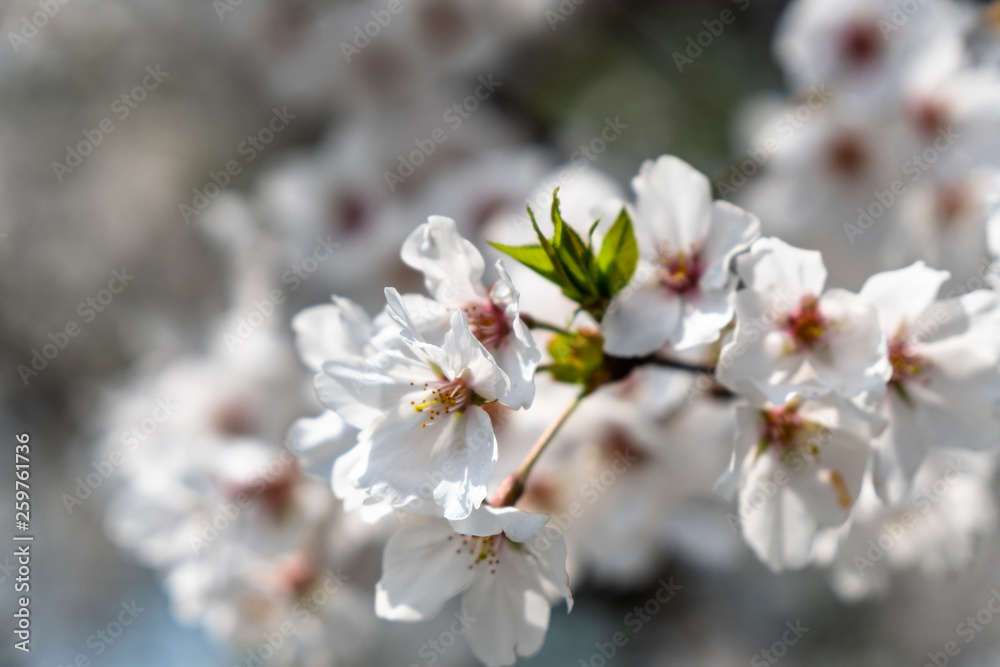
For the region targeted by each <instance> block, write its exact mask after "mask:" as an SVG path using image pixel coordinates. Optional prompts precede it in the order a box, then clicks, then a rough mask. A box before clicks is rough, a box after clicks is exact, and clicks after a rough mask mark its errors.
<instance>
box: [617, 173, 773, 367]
mask: <svg viewBox="0 0 1000 667" xmlns="http://www.w3.org/2000/svg"><path fill="white" fill-rule="evenodd" d="M632 187H633V188H634V189H635V192H636V199H637V201H636V207H635V215H634V220H635V233H636V238H637V240H638V243H639V248H640V255H641V260H640V264H639V266H638V267H637V268H636V271H635V274H634V276H633V278H632V280H631V282H630V283H629V284H628V285H627V286H625V287H624V289H622V291H621V293H620V294H619V295H618V296H617V297H615V299H614V300H613V301H612V303H611V305H610V306H609V307H608V311H607V314H606V315H605V316H604V320H603V321H602V323H601V333H602V335H603V336H604V349H605V350H606V351H607V352H609V353H610V354H614V355H618V356H642V355H645V354H649V353H651V352H653V351H655V350H657V349H659V348H660V347H663V346H664V345H666V344H668V343H669V344H671V345H673V347H674V348H676V349H678V350H686V349H690V348H693V347H696V346H698V345H704V344H706V343H711V342H714V341H715V340H716V339H718V337H719V333H720V332H721V331H722V329H723V327H725V326H726V325H727V324H729V322H730V320H732V317H733V307H732V303H731V301H730V297H731V295H732V292H733V290H734V289H735V288H736V279H735V277H734V276H733V275H732V274H731V272H730V264H731V263H732V260H733V257H735V256H736V255H737V254H738V253H740V252H742V251H743V250H745V249H746V248H747V247H749V246H750V244H751V243H752V242H753V240H754V239H755V238H756V237H757V235H758V228H759V223H758V221H757V219H756V218H754V217H753V216H752V215H750V214H748V213H746V212H744V211H742V210H740V209H739V208H737V207H735V206H733V205H731V204H729V203H727V202H722V201H716V202H713V201H712V194H711V186H710V185H709V182H708V179H707V178H705V176H704V175H702V174H700V173H699V172H697V171H695V170H694V169H693V168H692V167H691V166H689V165H688V164H686V163H685V162H682V161H681V160H679V159H677V158H675V157H672V156H663V157H661V158H659V159H658V160H656V161H655V162H652V161H650V162H646V163H645V164H643V166H642V168H641V169H640V171H639V175H638V176H636V177H635V179H633V181H632Z"/></svg>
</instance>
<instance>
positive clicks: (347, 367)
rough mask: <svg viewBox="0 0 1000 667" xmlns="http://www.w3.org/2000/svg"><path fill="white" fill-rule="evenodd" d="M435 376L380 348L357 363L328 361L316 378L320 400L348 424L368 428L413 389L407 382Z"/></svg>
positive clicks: (425, 368)
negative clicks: (377, 351) (380, 350)
mask: <svg viewBox="0 0 1000 667" xmlns="http://www.w3.org/2000/svg"><path fill="white" fill-rule="evenodd" d="M436 379H437V377H435V376H434V374H433V373H432V372H431V370H430V368H428V367H427V366H426V365H425V364H422V363H420V362H419V361H416V360H414V359H411V358H409V357H406V356H405V355H403V354H401V353H400V352H395V351H389V352H380V353H377V354H375V355H373V356H372V357H369V358H368V359H365V360H363V361H361V362H359V363H355V364H346V363H340V362H328V363H327V364H325V365H324V366H323V372H322V373H320V374H318V375H317V376H316V378H315V385H316V394H317V396H318V397H319V400H320V401H322V402H323V404H324V405H326V406H327V407H328V408H330V409H331V410H333V411H335V412H336V413H337V414H339V415H340V416H341V417H343V418H344V420H345V421H346V422H347V423H349V424H350V425H351V426H354V427H355V428H358V429H365V428H370V427H371V426H372V425H373V424H374V423H375V422H377V421H378V420H379V419H381V417H382V415H383V414H384V413H385V412H386V411H387V410H392V409H395V408H396V406H398V405H399V403H400V401H401V400H402V399H403V396H404V395H406V394H407V393H409V392H410V391H412V387H411V386H410V382H418V383H423V382H425V381H427V380H436Z"/></svg>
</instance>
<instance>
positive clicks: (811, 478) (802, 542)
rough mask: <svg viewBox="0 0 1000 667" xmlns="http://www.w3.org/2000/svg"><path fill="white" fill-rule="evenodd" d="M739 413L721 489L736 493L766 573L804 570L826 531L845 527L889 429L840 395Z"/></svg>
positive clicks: (749, 407)
mask: <svg viewBox="0 0 1000 667" xmlns="http://www.w3.org/2000/svg"><path fill="white" fill-rule="evenodd" d="M761 398H762V397H760V396H757V397H756V399H754V400H752V402H748V403H744V404H742V405H741V406H739V407H738V408H737V421H738V424H739V434H738V436H737V438H736V445H735V449H734V451H733V457H732V459H731V461H730V465H729V470H728V471H727V472H726V473H725V474H724V475H723V476H722V477H721V478H720V480H719V482H718V484H717V489H718V491H719V492H720V493H721V494H722V495H724V496H728V497H731V496H732V495H733V494H734V493H738V498H739V521H738V523H739V526H740V528H741V530H742V533H743V537H744V538H745V539H746V541H747V543H748V544H749V545H750V547H751V548H752V549H753V550H754V552H755V553H756V554H757V555H758V556H759V557H760V559H761V560H762V561H764V563H765V564H767V566H768V567H770V568H771V569H772V570H775V571H780V570H784V569H796V568H801V567H803V566H805V565H806V564H808V563H809V562H810V561H811V559H812V557H813V555H812V547H813V540H814V538H815V537H816V535H817V533H818V531H819V530H820V529H822V528H829V527H833V526H838V525H840V524H843V523H844V522H845V521H846V520H847V519H848V517H849V516H850V511H851V508H852V507H853V506H854V503H855V501H856V500H857V498H858V494H859V493H860V491H861V481H862V477H863V475H864V471H865V466H866V464H867V462H868V459H869V455H870V454H871V438H872V435H873V434H874V433H875V432H877V431H879V430H880V429H881V428H882V427H884V424H882V423H881V422H879V421H878V420H873V419H872V418H871V417H870V415H868V414H866V413H863V412H861V411H859V410H857V409H856V408H855V407H854V406H853V405H851V404H850V403H848V402H846V401H844V400H843V399H840V398H838V397H836V396H833V395H829V396H826V397H824V398H823V399H821V400H818V401H813V400H804V399H803V398H802V397H799V396H793V397H792V398H791V399H790V400H789V401H788V402H787V403H784V404H774V403H770V402H767V401H762V400H761Z"/></svg>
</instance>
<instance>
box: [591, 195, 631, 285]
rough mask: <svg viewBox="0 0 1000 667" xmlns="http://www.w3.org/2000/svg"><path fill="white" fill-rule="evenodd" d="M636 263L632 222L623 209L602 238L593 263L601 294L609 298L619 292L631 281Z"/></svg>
mask: <svg viewBox="0 0 1000 667" xmlns="http://www.w3.org/2000/svg"><path fill="white" fill-rule="evenodd" d="M638 261H639V247H638V245H637V244H636V242H635V233H634V232H633V231H632V220H631V218H629V215H628V212H627V211H626V210H625V209H624V208H623V209H622V211H621V213H619V214H618V219H617V220H615V224H614V225H612V226H611V229H609V230H608V234H607V236H605V237H604V242H603V243H602V244H601V251H600V253H598V255H597V261H596V263H595V264H596V272H597V275H598V277H599V282H600V285H601V287H602V290H601V292H602V294H603V295H604V296H606V297H608V298H611V297H613V296H614V295H615V294H617V293H618V292H620V291H621V289H622V288H623V287H625V285H627V284H628V281H629V280H631V279H632V274H633V273H634V272H635V266H636V264H637V263H638Z"/></svg>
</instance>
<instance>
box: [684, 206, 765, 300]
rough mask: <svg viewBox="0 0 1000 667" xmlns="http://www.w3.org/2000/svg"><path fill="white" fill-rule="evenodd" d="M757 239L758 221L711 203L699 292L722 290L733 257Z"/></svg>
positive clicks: (734, 208) (744, 213) (732, 208)
mask: <svg viewBox="0 0 1000 667" xmlns="http://www.w3.org/2000/svg"><path fill="white" fill-rule="evenodd" d="M759 236H760V221H759V220H758V219H757V218H756V217H755V216H753V215H751V214H749V213H747V212H746V211H744V210H743V209H741V208H738V207H736V206H733V205H732V204H730V203H729V202H724V201H717V202H715V203H713V204H712V227H711V231H710V232H709V234H708V238H707V239H705V248H704V250H703V251H702V262H703V263H704V265H705V273H704V274H703V275H702V277H701V280H700V281H699V285H700V287H701V288H702V289H722V288H723V287H724V286H725V285H726V284H727V283H728V282H729V276H730V269H731V265H732V263H733V258H734V257H736V255H738V254H739V253H741V252H743V251H744V250H746V249H747V248H749V247H750V244H751V243H753V242H754V241H755V240H756V239H757V237H759Z"/></svg>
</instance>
